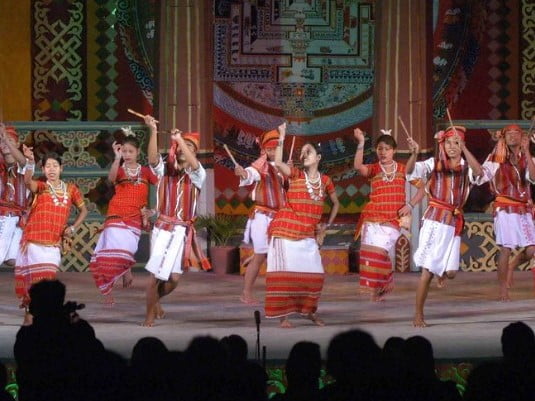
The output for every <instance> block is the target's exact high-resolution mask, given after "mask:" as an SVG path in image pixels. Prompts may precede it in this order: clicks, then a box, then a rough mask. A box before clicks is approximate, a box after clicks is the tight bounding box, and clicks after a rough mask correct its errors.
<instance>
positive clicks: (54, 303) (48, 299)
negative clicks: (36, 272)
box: [29, 280, 65, 317]
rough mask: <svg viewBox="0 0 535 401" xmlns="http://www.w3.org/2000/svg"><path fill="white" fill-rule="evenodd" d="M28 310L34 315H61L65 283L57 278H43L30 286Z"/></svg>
mask: <svg viewBox="0 0 535 401" xmlns="http://www.w3.org/2000/svg"><path fill="white" fill-rule="evenodd" d="M29 295H30V305H29V312H30V313H31V314H32V315H33V316H34V317H46V316H49V317H51V316H59V315H63V304H64V303H65V285H64V284H63V283H62V282H61V281H59V280H43V281H39V282H38V283H35V284H34V285H32V286H31V287H30V291H29Z"/></svg>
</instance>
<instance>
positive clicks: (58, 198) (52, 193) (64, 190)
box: [15, 145, 87, 318]
mask: <svg viewBox="0 0 535 401" xmlns="http://www.w3.org/2000/svg"><path fill="white" fill-rule="evenodd" d="M23 152H24V155H25V156H26V158H27V159H28V162H27V163H26V171H25V174H24V181H25V183H26V186H27V188H28V189H29V190H30V191H32V192H33V193H34V199H33V202H32V205H31V206H30V212H29V216H28V222H27V224H26V227H25V228H24V232H23V234H22V240H21V249H20V251H19V254H18V255H17V260H16V262H15V292H16V294H17V296H18V297H19V298H21V300H22V304H21V307H24V308H26V307H27V306H28V304H29V297H28V290H29V289H30V287H31V285H32V284H34V283H36V282H38V281H41V280H54V279H55V278H56V273H57V270H58V268H59V265H60V263H61V251H60V248H61V246H62V242H63V239H70V238H72V236H73V235H74V234H75V233H76V230H77V229H78V227H79V226H80V224H82V222H83V220H84V219H85V217H86V215H87V208H86V206H85V203H84V198H83V196H82V193H81V192H80V190H79V189H78V187H77V186H76V185H75V184H73V183H66V182H65V181H63V180H62V179H61V172H62V171H63V166H62V164H61V158H60V157H59V156H58V155H57V154H55V153H49V154H47V155H45V156H44V157H43V159H42V168H43V172H44V175H45V176H44V178H43V179H39V180H34V179H33V178H32V176H33V173H34V169H35V159H34V154H33V151H32V150H31V148H28V147H26V146H24V145H23ZM72 205H74V206H76V208H77V209H78V216H76V219H75V220H74V223H73V224H72V225H70V226H68V225H67V221H68V220H69V216H70V214H71V206H72ZM26 317H27V318H29V316H26Z"/></svg>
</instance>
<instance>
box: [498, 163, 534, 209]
mask: <svg viewBox="0 0 535 401" xmlns="http://www.w3.org/2000/svg"><path fill="white" fill-rule="evenodd" d="M526 169H527V160H526V156H524V155H523V154H522V155H521V156H520V157H519V160H518V165H513V164H512V163H511V161H510V159H509V158H508V159H507V160H505V162H503V163H500V167H499V168H498V170H497V171H496V174H495V175H494V177H493V178H492V180H491V181H490V188H491V190H492V192H493V193H494V195H496V200H495V201H494V202H493V208H494V211H495V212H496V209H497V208H500V209H501V210H504V211H505V212H506V213H518V214H525V213H528V201H529V200H530V199H531V188H530V183H529V182H528V181H527V180H526Z"/></svg>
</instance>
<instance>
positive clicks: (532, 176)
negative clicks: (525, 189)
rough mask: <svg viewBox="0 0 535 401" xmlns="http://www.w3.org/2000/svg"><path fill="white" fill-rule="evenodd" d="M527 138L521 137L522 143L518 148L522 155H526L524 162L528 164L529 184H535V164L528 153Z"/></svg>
mask: <svg viewBox="0 0 535 401" xmlns="http://www.w3.org/2000/svg"><path fill="white" fill-rule="evenodd" d="M529 143H530V141H529V137H528V136H523V137H522V143H521V146H520V149H521V150H522V153H524V155H526V160H527V163H528V166H527V167H528V173H529V180H530V181H531V182H535V163H533V158H532V157H531V153H530V152H529Z"/></svg>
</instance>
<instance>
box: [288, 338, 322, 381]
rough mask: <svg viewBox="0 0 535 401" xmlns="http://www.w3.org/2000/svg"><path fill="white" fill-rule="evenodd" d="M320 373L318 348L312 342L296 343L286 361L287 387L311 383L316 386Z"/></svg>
mask: <svg viewBox="0 0 535 401" xmlns="http://www.w3.org/2000/svg"><path fill="white" fill-rule="evenodd" d="M320 371H321V354H320V346H319V345H318V344H316V343H313V342H308V341H300V342H298V343H296V344H295V345H294V346H293V347H292V349H291V351H290V355H289V356H288V359H287V361H286V377H287V379H288V385H290V386H291V385H299V384H300V383H307V382H308V383H312V384H315V385H316V386H317V385H318V379H319V377H320Z"/></svg>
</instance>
